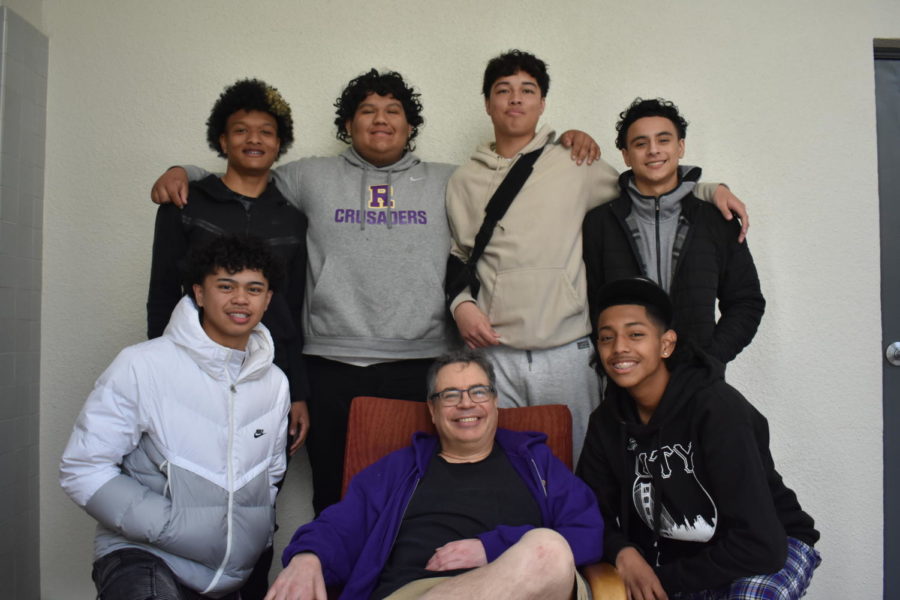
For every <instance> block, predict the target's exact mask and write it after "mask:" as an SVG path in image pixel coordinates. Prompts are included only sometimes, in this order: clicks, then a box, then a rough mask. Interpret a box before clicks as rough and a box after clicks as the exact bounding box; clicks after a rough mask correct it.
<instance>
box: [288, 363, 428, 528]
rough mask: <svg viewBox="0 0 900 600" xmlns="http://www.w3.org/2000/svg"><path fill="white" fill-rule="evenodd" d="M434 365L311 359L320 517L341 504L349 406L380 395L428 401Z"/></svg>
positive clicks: (310, 445)
mask: <svg viewBox="0 0 900 600" xmlns="http://www.w3.org/2000/svg"><path fill="white" fill-rule="evenodd" d="M432 362H434V361H433V360H432V359H430V358H423V359H416V360H400V361H394V362H386V363H378V364H375V365H371V366H369V367H355V366H353V365H348V364H345V363H342V362H337V361H333V360H328V359H326V358H321V357H319V356H307V357H306V366H307V373H308V375H309V387H310V399H309V420H310V429H309V437H308V438H307V441H306V451H307V453H308V454H309V464H310V467H311V469H312V480H313V509H314V510H315V512H316V515H317V516H318V514H319V513H321V512H322V511H323V510H325V509H326V508H327V507H329V506H331V505H332V504H334V503H336V502H337V501H338V500H340V499H341V484H342V481H343V473H344V443H345V441H346V439H347V420H348V418H349V416H350V401H351V400H353V398H355V397H356V396H380V397H383V398H397V399H399V400H417V401H420V402H424V401H425V400H426V394H427V384H426V381H425V376H426V374H427V373H428V368H429V367H430V366H431V363H432Z"/></svg>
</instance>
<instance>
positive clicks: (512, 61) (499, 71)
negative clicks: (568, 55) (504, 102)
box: [481, 50, 550, 98]
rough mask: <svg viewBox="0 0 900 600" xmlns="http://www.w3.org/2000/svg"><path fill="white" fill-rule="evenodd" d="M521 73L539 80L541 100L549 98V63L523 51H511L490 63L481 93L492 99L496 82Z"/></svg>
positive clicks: (485, 70)
mask: <svg viewBox="0 0 900 600" xmlns="http://www.w3.org/2000/svg"><path fill="white" fill-rule="evenodd" d="M519 71H524V72H525V73H528V74H529V75H531V76H532V77H534V78H535V79H536V80H537V84H538V87H539V88H541V98H544V97H546V96H547V92H549V91H550V75H549V74H548V73H547V63H545V62H544V61H542V60H541V59H539V58H538V57H537V56H535V55H534V54H530V53H528V52H523V51H522V50H510V51H509V52H504V53H503V54H501V55H500V56H495V57H494V58H492V59H491V60H489V61H488V64H487V67H485V69H484V82H483V83H482V85H481V93H483V94H484V97H485V98H490V97H491V87H492V86H493V85H494V82H495V81H497V80H498V79H500V78H501V77H509V76H510V75H515V74H516V73H518V72H519Z"/></svg>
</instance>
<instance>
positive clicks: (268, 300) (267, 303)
mask: <svg viewBox="0 0 900 600" xmlns="http://www.w3.org/2000/svg"><path fill="white" fill-rule="evenodd" d="M271 301H272V290H269V291H268V292H266V306H265V308H263V312H266V310H268V308H269V302H271Z"/></svg>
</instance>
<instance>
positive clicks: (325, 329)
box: [188, 148, 456, 362]
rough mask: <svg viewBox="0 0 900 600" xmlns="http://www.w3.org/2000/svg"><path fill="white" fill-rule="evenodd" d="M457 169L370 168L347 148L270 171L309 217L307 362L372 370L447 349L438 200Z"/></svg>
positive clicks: (444, 232) (404, 163)
mask: <svg viewBox="0 0 900 600" xmlns="http://www.w3.org/2000/svg"><path fill="white" fill-rule="evenodd" d="M455 169H456V167H455V166H454V165H448V164H440V163H426V162H422V161H420V160H419V159H418V158H417V157H416V156H415V155H414V154H412V153H409V152H408V153H406V154H405V155H404V156H403V158H401V159H400V160H399V161H397V162H396V163H394V164H392V165H389V166H386V167H376V166H375V165H372V164H371V163H369V162H367V161H366V160H365V159H363V158H362V157H361V156H360V155H359V154H357V153H356V151H354V150H353V148H348V149H347V150H345V151H344V152H343V153H341V154H340V155H338V156H329V157H312V158H303V159H300V160H297V161H293V162H290V163H286V164H284V165H281V166H279V167H278V168H276V169H275V170H274V171H273V173H274V175H275V182H276V184H277V185H278V189H279V190H280V191H281V193H282V194H284V196H285V198H287V199H288V200H289V201H290V202H291V203H292V204H294V206H296V207H297V208H299V209H300V210H301V211H302V212H303V213H304V214H305V215H306V216H307V218H308V219H309V229H308V230H307V236H306V243H307V250H308V252H309V264H308V267H307V271H306V299H305V303H304V307H303V329H304V336H305V340H306V343H305V346H304V350H303V352H304V354H312V355H316V356H326V357H332V358H335V359H338V360H341V359H342V358H343V359H346V360H347V361H348V362H349V361H352V360H353V359H370V360H371V359H374V360H373V362H378V361H379V359H382V360H384V361H387V360H400V359H413V358H431V357H434V356H438V355H440V354H442V353H443V352H445V351H446V350H447V348H448V342H447V339H448V338H447V323H446V320H445V318H444V315H445V311H446V309H445V307H444V292H443V289H444V271H445V269H446V264H447V254H448V252H449V250H450V233H449V229H448V226H447V215H446V210H445V208H444V195H445V193H446V188H447V180H448V179H449V178H450V175H451V174H452V173H453V171H454V170H455ZM188 174H189V176H190V178H191V179H192V180H193V179H195V177H198V176H200V175H202V171H201V170H199V169H196V168H189V169H188Z"/></svg>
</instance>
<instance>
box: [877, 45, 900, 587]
mask: <svg viewBox="0 0 900 600" xmlns="http://www.w3.org/2000/svg"><path fill="white" fill-rule="evenodd" d="M875 104H876V119H877V126H878V195H879V199H880V207H881V220H880V222H881V341H882V344H881V348H882V362H883V368H882V372H883V375H882V381H883V384H884V392H883V394H884V396H883V399H882V402H883V406H884V436H883V437H884V598H885V599H887V598H896V594H897V590H900V518H898V517H900V511H898V510H897V507H898V506H900V476H898V475H900V433H898V432H900V40H884V41H882V40H878V41H876V48H875ZM894 343H897V345H896V346H893V344H894ZM892 348H893V350H892ZM894 350H896V352H897V354H896V358H894V359H893V360H891V359H889V356H892V354H893V351H894ZM894 362H896V364H892V363H894Z"/></svg>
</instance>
